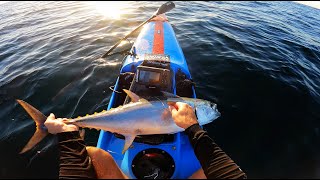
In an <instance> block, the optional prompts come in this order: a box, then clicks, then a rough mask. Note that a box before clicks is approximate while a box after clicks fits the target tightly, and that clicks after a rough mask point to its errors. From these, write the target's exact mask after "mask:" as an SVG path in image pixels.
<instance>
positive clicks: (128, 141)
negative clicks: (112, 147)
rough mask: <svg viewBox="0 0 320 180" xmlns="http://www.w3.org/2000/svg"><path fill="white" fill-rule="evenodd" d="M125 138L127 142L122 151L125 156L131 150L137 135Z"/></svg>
mask: <svg viewBox="0 0 320 180" xmlns="http://www.w3.org/2000/svg"><path fill="white" fill-rule="evenodd" d="M124 137H125V142H124V146H123V149H122V154H124V153H125V152H126V151H127V150H128V149H129V147H130V146H131V144H132V142H133V140H134V138H135V137H136V135H125V136H124Z"/></svg>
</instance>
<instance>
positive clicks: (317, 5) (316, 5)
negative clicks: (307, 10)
mask: <svg viewBox="0 0 320 180" xmlns="http://www.w3.org/2000/svg"><path fill="white" fill-rule="evenodd" d="M293 2H297V3H300V4H304V5H307V6H311V7H314V8H317V9H320V1H293Z"/></svg>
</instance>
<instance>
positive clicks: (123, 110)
mask: <svg viewBox="0 0 320 180" xmlns="http://www.w3.org/2000/svg"><path fill="white" fill-rule="evenodd" d="M124 91H125V92H126V93H127V95H128V96H129V97H130V98H131V102H130V103H128V104H125V105H123V106H119V107H117V108H112V109H110V110H108V111H106V110H103V111H102V112H99V113H94V114H92V115H87V116H84V117H80V116H79V117H77V118H73V119H68V121H66V122H65V123H67V124H74V125H76V126H78V127H82V128H94V129H97V130H104V131H109V132H112V133H117V134H122V135H123V136H124V137H125V145H124V147H123V150H122V153H124V152H125V151H126V150H127V149H128V148H129V147H130V145H131V144H132V142H133V141H134V139H135V137H136V136H137V135H151V134H173V133H178V132H182V131H184V129H183V128H181V127H179V126H177V125H176V124H175V122H174V120H173V119H172V115H171V111H170V110H169V106H168V103H169V102H184V103H187V104H189V105H190V106H192V107H193V109H195V112H196V115H197V118H198V122H199V124H200V125H204V124H208V123H210V122H212V121H213V120H215V119H217V118H218V117H219V116H220V113H219V111H218V109H217V105H216V104H214V103H211V102H210V101H206V100H203V99H195V98H184V97H178V96H175V95H173V94H170V93H167V92H163V94H164V95H165V96H166V97H167V99H166V100H156V101H148V100H146V99H143V98H140V97H139V96H138V95H136V94H135V93H133V92H131V91H129V90H126V89H124ZM17 101H18V103H19V104H20V105H21V106H22V107H23V108H24V109H25V110H26V111H27V113H28V114H29V115H30V116H31V117H32V119H33V120H34V121H35V123H36V132H35V133H34V135H33V137H32V138H31V139H30V140H29V142H28V143H27V145H26V146H25V147H24V148H23V149H22V151H21V152H20V153H24V152H26V151H28V150H30V149H31V148H33V147H34V146H35V145H36V144H38V143H39V142H40V141H41V140H42V139H43V138H44V137H45V136H46V135H47V134H48V131H47V129H46V127H45V126H44V122H45V121H46V119H47V117H46V116H45V115H43V114H42V113H41V112H40V111H39V110H37V109H36V108H34V107H33V106H31V105H30V104H28V103H27V102H25V101H23V100H17Z"/></svg>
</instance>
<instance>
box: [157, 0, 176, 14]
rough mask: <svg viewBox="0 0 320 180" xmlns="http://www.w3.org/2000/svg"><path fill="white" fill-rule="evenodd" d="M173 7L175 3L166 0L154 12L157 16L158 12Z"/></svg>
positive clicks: (164, 11)
mask: <svg viewBox="0 0 320 180" xmlns="http://www.w3.org/2000/svg"><path fill="white" fill-rule="evenodd" d="M175 7H176V5H175V4H174V3H173V2H171V1H169V2H166V3H164V4H162V6H160V7H159V9H158V10H157V12H156V13H155V15H156V16H157V15H159V14H163V13H166V12H169V11H170V10H171V9H173V8H175Z"/></svg>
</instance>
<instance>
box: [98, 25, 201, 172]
mask: <svg viewBox="0 0 320 180" xmlns="http://www.w3.org/2000/svg"><path fill="white" fill-rule="evenodd" d="M131 51H132V52H133V51H134V52H135V54H136V56H126V57H125V58H124V61H123V65H122V67H121V70H120V73H126V72H131V73H135V72H136V70H137V66H139V65H140V64H141V63H142V62H143V61H144V60H145V56H146V54H165V55H168V56H169V57H170V66H171V67H170V68H171V70H172V72H173V77H175V74H176V72H178V71H182V72H183V73H184V74H185V75H186V78H188V79H191V75H190V72H189V69H188V66H187V62H186V59H185V57H184V55H183V51H182V49H181V47H180V45H179V43H178V41H177V39H176V36H175V33H174V30H173V28H172V26H171V25H170V23H169V22H168V21H166V20H163V21H162V20H156V21H151V22H149V23H147V24H145V25H144V27H143V29H142V30H141V32H140V34H139V36H138V37H137V39H136V41H135V43H134V45H133V48H132V50H131ZM172 80H173V82H172V84H173V93H174V94H176V89H177V88H176V86H175V84H176V83H175V78H173V79H172ZM118 85H119V77H118V79H117V81H116V84H115V86H114V89H118ZM192 91H193V94H192V97H193V98H196V94H195V91H194V88H193V87H192ZM116 96H118V94H117V93H116V92H115V91H113V93H112V95H111V98H110V101H109V105H108V109H110V108H112V107H115V102H116V98H117V97H116ZM173 136H174V138H173V141H170V142H164V143H161V144H158V145H150V144H145V143H140V142H133V144H132V145H131V147H130V148H129V149H128V150H127V151H126V152H125V153H124V154H122V153H121V152H122V148H123V146H124V140H123V139H122V138H118V137H116V136H115V135H114V134H113V133H110V132H107V131H103V130H101V131H100V135H99V139H98V143H97V147H98V148H101V149H104V150H105V151H107V152H109V153H110V154H111V155H112V157H113V158H114V160H115V162H116V163H117V164H118V166H119V167H120V168H121V170H122V171H123V173H125V174H126V175H127V176H128V177H129V178H137V177H135V175H134V174H133V171H132V168H133V167H132V162H133V160H134V158H135V157H136V156H137V154H138V153H139V152H142V151H143V150H147V149H150V148H153V149H154V148H156V149H160V150H163V151H165V152H166V153H168V154H169V155H170V156H171V157H172V158H173V160H174V166H175V167H174V172H173V175H172V176H171V178H188V177H190V176H191V175H192V174H193V173H194V172H196V171H197V170H199V169H200V168H201V166H200V163H199V161H198V159H197V158H196V156H195V154H194V150H193V148H192V146H191V144H190V142H189V140H188V136H187V135H186V134H185V133H184V132H181V133H176V134H174V135H173Z"/></svg>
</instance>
